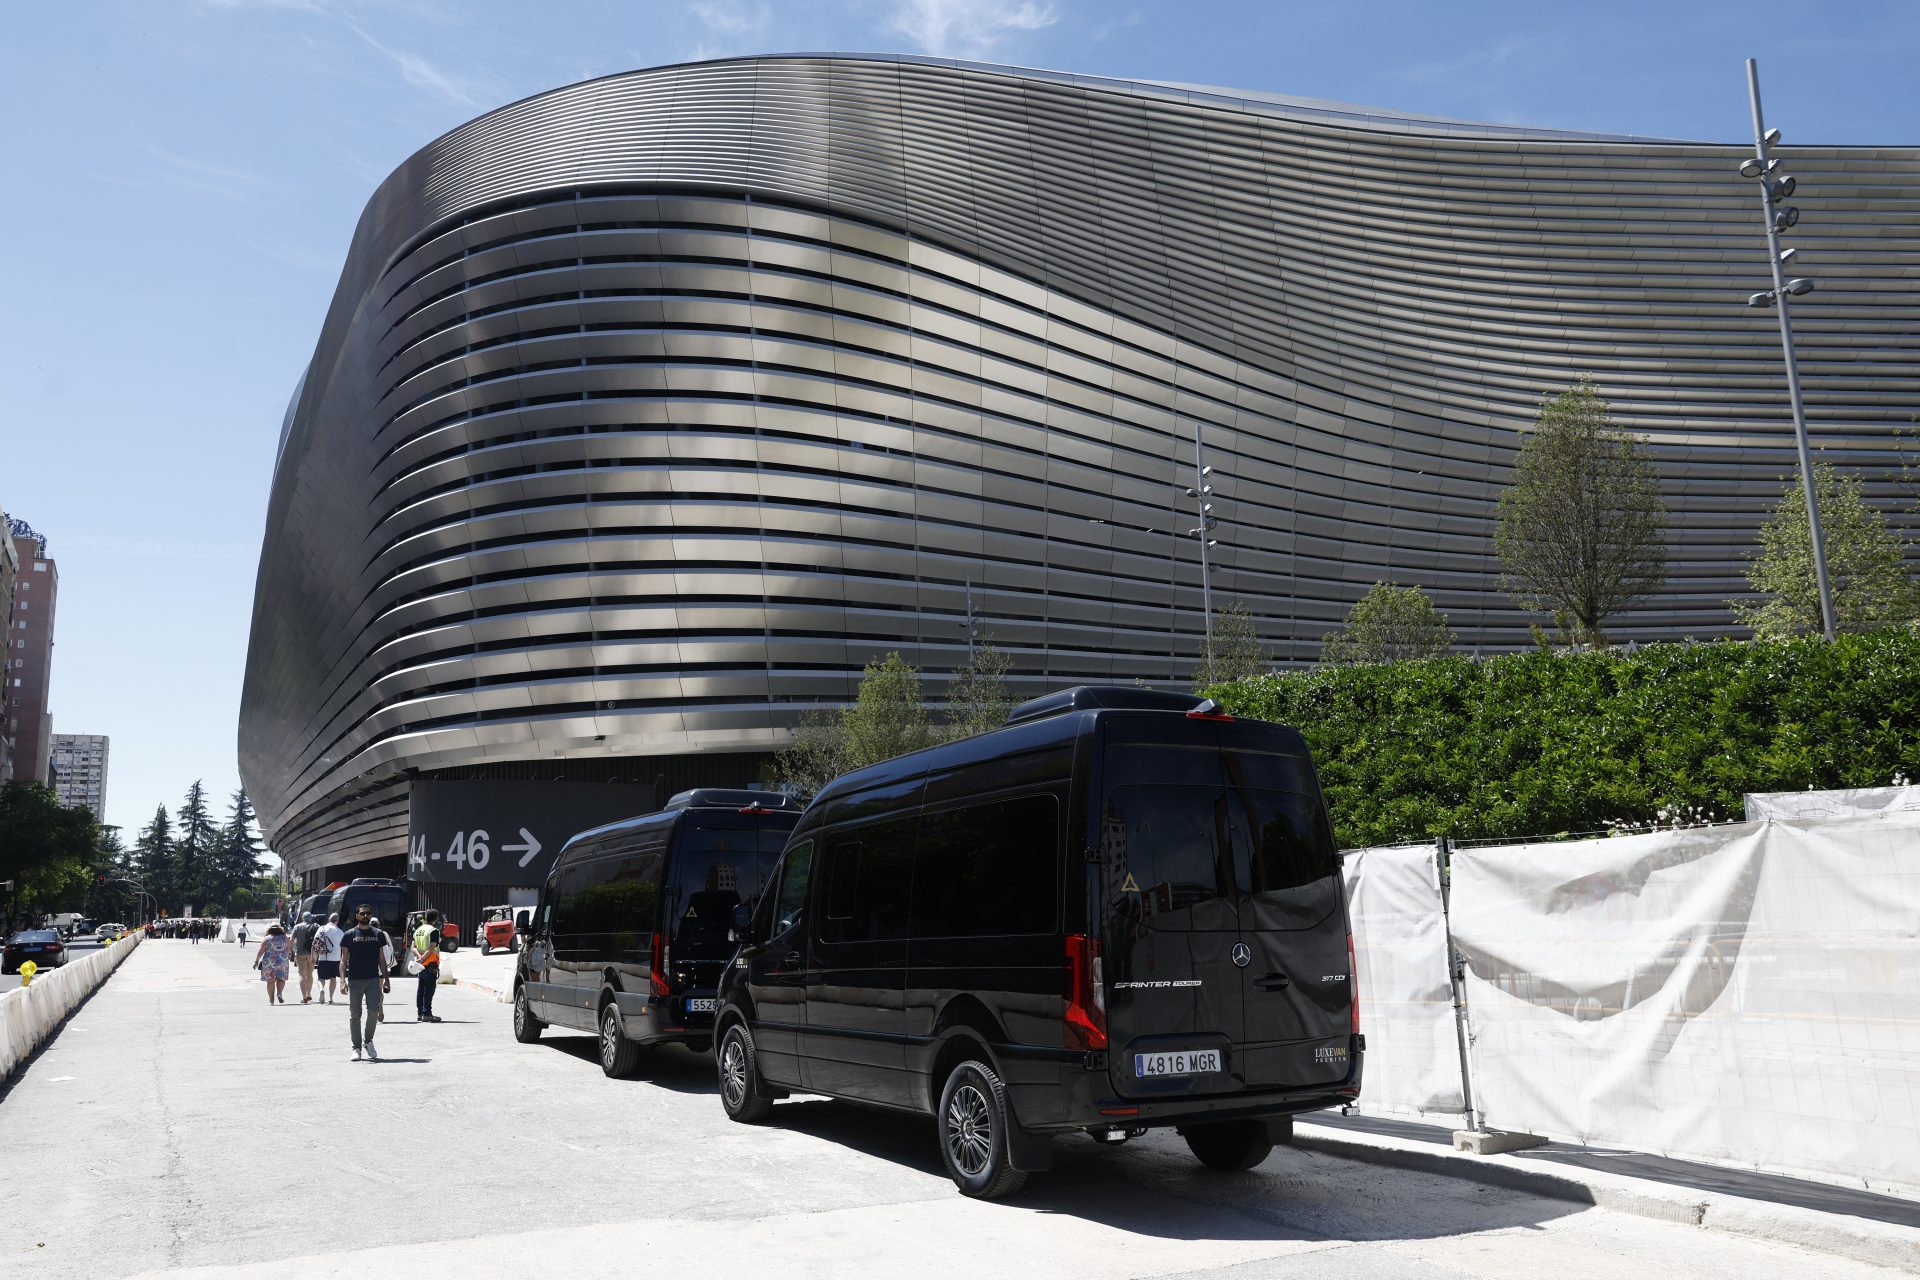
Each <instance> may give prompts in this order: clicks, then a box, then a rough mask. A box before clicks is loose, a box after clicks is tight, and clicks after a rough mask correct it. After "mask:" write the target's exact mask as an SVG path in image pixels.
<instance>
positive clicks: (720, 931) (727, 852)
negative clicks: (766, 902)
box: [668, 815, 792, 959]
mask: <svg viewBox="0 0 1920 1280" xmlns="http://www.w3.org/2000/svg"><path fill="white" fill-rule="evenodd" d="M791 829H792V826H791V824H790V823H783V824H780V825H778V826H777V827H768V826H766V825H765V824H763V823H756V822H754V821H752V820H751V819H748V818H736V817H733V816H731V815H729V816H727V817H708V818H701V819H698V820H694V819H690V820H689V825H688V827H687V828H684V829H683V830H682V831H681V833H680V837H679V839H678V841H677V842H676V844H675V846H674V851H673V862H672V866H671V867H670V868H669V871H668V876H669V878H670V879H671V880H672V882H673V884H672V890H673V894H674V899H673V910H674V924H673V930H672V932H673V947H674V954H675V955H676V956H684V957H686V958H688V959H702V958H722V957H724V956H725V955H731V954H732V952H733V944H732V943H730V942H729V941H728V940H727V930H728V929H730V928H731V927H732V925H733V909H734V907H736V906H738V905H739V904H740V903H742V902H754V901H757V900H758V899H759V897H760V894H761V892H762V891H764V890H765V889H766V887H767V880H768V878H769V877H770V876H771V875H772V874H773V866H774V863H776V862H778V861H779V859H780V850H781V849H782V848H783V847H784V846H785V845H786V842H787V835H788V833H789V832H790V831H791Z"/></svg>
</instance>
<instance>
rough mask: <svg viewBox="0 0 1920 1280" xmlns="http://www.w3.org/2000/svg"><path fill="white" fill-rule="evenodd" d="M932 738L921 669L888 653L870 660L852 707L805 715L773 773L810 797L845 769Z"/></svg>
mask: <svg viewBox="0 0 1920 1280" xmlns="http://www.w3.org/2000/svg"><path fill="white" fill-rule="evenodd" d="M934 740H935V733H934V727H933V720H932V717H930V716H929V715H928V714H927V706H926V702H925V701H924V700H923V699H922V697H921V694H920V673H919V672H918V671H917V670H915V669H914V668H913V667H911V666H908V665H907V663H906V661H905V659H903V658H901V656H900V655H899V654H898V653H889V654H888V655H887V656H886V657H885V658H884V659H881V660H879V661H875V662H869V663H868V664H867V667H866V670H865V672H863V673H862V675H861V677H860V691H859V694H858V696H857V698H856V699H855V701H854V704H853V705H852V706H850V707H846V708H844V709H843V708H834V707H816V708H812V709H810V710H808V711H807V712H805V713H804V714H802V716H801V717H800V723H799V724H798V725H797V726H796V727H795V729H794V741H793V745H791V746H789V747H788V748H787V749H786V750H784V751H782V752H781V753H780V754H779V755H777V756H775V757H774V762H773V772H774V778H775V780H776V781H777V782H778V783H779V784H780V785H781V786H783V787H785V788H787V789H788V790H790V791H792V792H793V793H794V794H796V795H799V796H802V797H807V798H811V797H812V796H814V795H817V794H818V793H819V791H820V789H821V788H822V787H824V786H826V785H827V783H829V782H831V781H833V780H834V779H835V778H837V777H839V776H840V775H841V774H843V773H851V772H852V771H853V770H855V769H863V768H865V767H866V766H867V765H870V764H878V763H879V762H880V761H882V760H891V759H893V757H895V756H900V755H905V754H906V753H907V752H909V751H918V750H919V749H920V748H922V747H925V746H929V745H931V744H932V743H933V742H934Z"/></svg>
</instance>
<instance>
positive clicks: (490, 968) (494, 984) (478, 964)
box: [440, 947, 520, 1004]
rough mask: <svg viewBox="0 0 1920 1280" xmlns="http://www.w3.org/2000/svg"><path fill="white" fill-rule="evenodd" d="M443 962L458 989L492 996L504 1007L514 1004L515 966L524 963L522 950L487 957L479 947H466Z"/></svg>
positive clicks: (495, 953) (448, 956)
mask: <svg viewBox="0 0 1920 1280" xmlns="http://www.w3.org/2000/svg"><path fill="white" fill-rule="evenodd" d="M443 959H444V961H445V963H446V966H447V972H448V974H449V975H450V976H451V977H452V978H453V985H454V986H457V987H466V988H467V989H468V990H470V991H478V992H480V993H481V994H482V995H488V996H492V997H493V998H494V999H495V1000H498V1001H500V1003H502V1004H510V1003H512V1001H513V967H514V965H515V964H517V963H518V962H519V960H520V953H519V952H518V951H496V952H494V953H493V954H492V955H486V956H483V955H481V954H480V949H479V948H478V947H462V948H460V950H458V951H455V952H453V953H452V954H450V955H445V956H444V957H443ZM440 985H442V986H445V985H447V984H446V983H444V982H442V983H441V984H440Z"/></svg>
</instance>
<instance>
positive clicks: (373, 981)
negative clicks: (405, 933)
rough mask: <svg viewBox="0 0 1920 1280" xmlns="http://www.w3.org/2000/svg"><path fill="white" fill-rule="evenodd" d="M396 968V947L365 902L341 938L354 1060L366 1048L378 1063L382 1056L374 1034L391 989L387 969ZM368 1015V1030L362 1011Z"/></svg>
mask: <svg viewBox="0 0 1920 1280" xmlns="http://www.w3.org/2000/svg"><path fill="white" fill-rule="evenodd" d="M391 968H393V944H392V942H391V941H389V940H388V938H387V935H386V933H385V932H384V931H383V930H381V929H379V928H377V927H375V923H374V919H373V908H372V907H369V906H367V905H366V904H364V903H362V904H361V906H360V908H359V909H358V910H357V911H355V912H354V926H353V928H351V929H349V930H347V932H346V935H345V936H344V937H343V938H341V939H340V972H341V974H342V975H343V976H344V977H345V978H346V980H347V1029H348V1030H349V1031H350V1032H352V1034H353V1057H354V1061H356V1062H358V1061H359V1060H360V1054H361V1050H362V1048H364V1049H365V1051H366V1056H367V1057H368V1058H369V1059H370V1060H371V1061H374V1062H378V1061H380V1055H379V1053H378V1052H376V1051H375V1049H374V1047H373V1033H374V1032H375V1031H376V1030H378V1029H379V1023H380V1022H381V1021H382V1018H381V1016H380V1012H381V1006H382V1004H383V1003H384V1001H383V1000H382V997H383V996H385V995H386V993H387V992H388V990H390V988H389V987H388V985H387V970H389V969H391ZM363 1008H364V1010H365V1013H366V1018H365V1023H364V1027H363V1024H362V1020H361V1011H362V1009H363Z"/></svg>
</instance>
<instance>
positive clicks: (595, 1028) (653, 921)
mask: <svg viewBox="0 0 1920 1280" xmlns="http://www.w3.org/2000/svg"><path fill="white" fill-rule="evenodd" d="M799 820H800V805H799V803H798V802H796V801H795V800H794V799H793V798H792V797H790V796H784V795H778V794H775V793H772V792H766V791H727V790H719V789H713V788H704V789H701V790H697V791H682V792H681V793H680V794H679V795H676V796H674V797H673V799H672V800H670V801H668V802H667V807H666V808H665V809H663V810H661V811H660V812H659V813H652V814H648V815H647V816H645V817H642V818H632V819H629V820H627V821H625V822H616V823H613V824H611V825H609V826H604V827H596V828H595V829H594V830H592V831H583V832H581V833H580V834H579V835H577V836H575V837H573V839H571V840H569V841H567V843H566V845H565V846H564V847H563V848H562V849H561V850H560V853H559V856H558V857H556V858H555V859H554V863H553V872H552V874H551V875H549V876H548V878H547V883H546V887H545V888H543V889H541V891H540V903H539V905H538V906H537V907H535V908H534V913H533V920H532V922H531V928H530V929H529V930H528V931H527V937H528V940H527V942H526V943H525V944H524V945H523V946H522V947H521V948H520V959H519V961H518V963H517V964H516V966H515V972H514V977H513V1034H514V1038H515V1039H517V1040H519V1041H520V1042H521V1043H522V1044H531V1043H532V1042H533V1041H535V1040H537V1039H539V1038H540V1032H541V1030H542V1029H544V1028H545V1027H548V1026H556V1027H568V1028H571V1029H573V1030H576V1031H591V1032H594V1033H596V1034H597V1035H598V1036H599V1037H600V1069H601V1070H602V1071H604V1072H606V1073H607V1074H608V1075H610V1076H624V1075H629V1074H631V1073H632V1071H633V1069H634V1068H635V1067H636V1066H637V1065H638V1064H639V1060H640V1048H641V1046H642V1045H649V1044H662V1043H680V1044H687V1045H692V1046H694V1047H696V1048H705V1047H707V1046H709V1045H711V1044H712V1042H713V1009H714V999H715V988H716V987H717V986H718V985H719V981H720V973H721V970H723V969H724V968H726V965H727V961H728V960H729V959H730V958H731V957H732V955H733V950H734V946H733V942H732V941H731V938H730V936H729V935H730V932H731V927H732V923H733V915H734V909H735V908H736V907H738V906H742V905H747V906H751V905H752V904H754V903H755V902H757V900H758V899H759V897H760V892H761V890H762V889H763V888H764V887H765V885H766V883H767V880H768V878H769V877H770V876H771V874H772V872H773V867H774V864H775V863H776V862H777V861H779V858H780V850H781V849H782V848H784V847H785V845H786V842H787V834H788V833H789V832H791V831H792V830H793V825H794V823H796V822H798V821H799Z"/></svg>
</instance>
